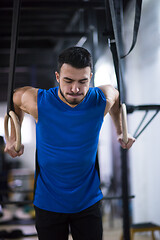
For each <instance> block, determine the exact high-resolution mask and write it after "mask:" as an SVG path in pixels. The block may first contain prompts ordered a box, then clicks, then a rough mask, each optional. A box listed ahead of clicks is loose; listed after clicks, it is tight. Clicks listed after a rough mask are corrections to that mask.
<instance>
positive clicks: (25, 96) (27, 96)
mask: <svg viewBox="0 0 160 240" xmlns="http://www.w3.org/2000/svg"><path fill="white" fill-rule="evenodd" d="M37 93H38V89H36V88H32V87H24V88H19V89H17V90H15V93H14V96H13V101H14V104H15V105H16V106H18V107H19V108H20V109H21V110H22V111H24V112H26V113H28V114H30V115H32V116H33V117H34V118H35V119H37V118H38V114H37Z"/></svg>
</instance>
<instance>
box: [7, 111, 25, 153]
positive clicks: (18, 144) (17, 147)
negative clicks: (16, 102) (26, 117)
mask: <svg viewBox="0 0 160 240" xmlns="http://www.w3.org/2000/svg"><path fill="white" fill-rule="evenodd" d="M9 117H10V118H11V119H12V120H13V124H14V128H15V132H16V144H15V150H16V152H19V150H20V148H21V127H20V122H19V119H18V117H17V115H16V114H15V113H14V112H13V111H10V112H9V115H8V114H6V115H5V118H4V131H5V139H6V141H9V131H8V120H9Z"/></svg>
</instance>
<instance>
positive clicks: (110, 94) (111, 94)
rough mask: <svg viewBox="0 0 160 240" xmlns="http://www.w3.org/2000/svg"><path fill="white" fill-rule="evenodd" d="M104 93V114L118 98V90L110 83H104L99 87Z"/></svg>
mask: <svg viewBox="0 0 160 240" xmlns="http://www.w3.org/2000/svg"><path fill="white" fill-rule="evenodd" d="M99 88H100V89H101V90H102V92H103V93H104V95H105V98H106V109H105V114H107V113H108V112H109V111H110V109H111V108H112V106H113V105H114V103H115V102H116V100H117V98H118V95H119V94H118V91H117V90H116V89H115V88H114V87H113V86H112V85H104V86H100V87H99Z"/></svg>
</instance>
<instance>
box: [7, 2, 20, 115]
mask: <svg viewBox="0 0 160 240" xmlns="http://www.w3.org/2000/svg"><path fill="white" fill-rule="evenodd" d="M20 4H21V0H14V1H13V16H12V33H11V48H10V63H9V81H8V97H7V114H9V111H10V110H12V111H14V106H13V90H14V82H15V81H14V79H15V67H16V54H17V45H18V31H19V19H20V18H19V16H20Z"/></svg>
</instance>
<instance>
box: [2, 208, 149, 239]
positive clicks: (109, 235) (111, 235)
mask: <svg viewBox="0 0 160 240" xmlns="http://www.w3.org/2000/svg"><path fill="white" fill-rule="evenodd" d="M4 213H5V218H4V217H3V219H2V218H1V220H0V221H2V220H6V218H7V213H8V211H7V210H5V212H4ZM103 228H104V237H103V240H120V236H121V234H122V219H119V218H115V219H114V220H113V227H110V226H109V218H108V215H105V216H104V217H103ZM15 229H19V230H21V231H22V232H23V233H25V234H27V233H35V232H36V231H35V227H34V226H33V225H29V226H22V225H21V226H20V225H19V226H15V225H12V226H6V225H2V226H0V231H2V230H7V231H9V232H10V231H12V230H15ZM24 239H27V240H37V239H38V238H37V237H28V238H21V240H24ZM149 239H151V236H148V235H145V234H135V238H134V240H149ZM15 240H16V239H15ZM17 240H18V239H17ZM69 240H72V237H71V236H70V237H69Z"/></svg>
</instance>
